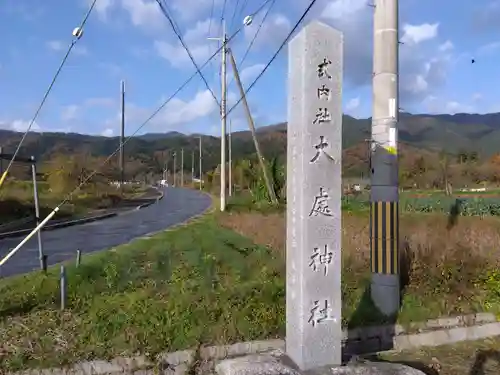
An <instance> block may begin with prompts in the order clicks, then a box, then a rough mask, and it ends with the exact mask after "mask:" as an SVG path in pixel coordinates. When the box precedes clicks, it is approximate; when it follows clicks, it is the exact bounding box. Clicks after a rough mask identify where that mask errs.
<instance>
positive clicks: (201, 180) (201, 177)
mask: <svg viewBox="0 0 500 375" xmlns="http://www.w3.org/2000/svg"><path fill="white" fill-rule="evenodd" d="M199 151H200V165H199V167H200V186H199V187H200V190H201V189H202V184H203V169H202V167H201V137H200V147H199Z"/></svg>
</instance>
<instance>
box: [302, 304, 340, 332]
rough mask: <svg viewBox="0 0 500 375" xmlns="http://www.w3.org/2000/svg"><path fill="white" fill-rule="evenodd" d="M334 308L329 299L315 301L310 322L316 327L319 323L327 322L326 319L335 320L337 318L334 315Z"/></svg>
mask: <svg viewBox="0 0 500 375" xmlns="http://www.w3.org/2000/svg"><path fill="white" fill-rule="evenodd" d="M332 312H333V310H332V307H331V305H330V303H329V302H328V300H326V299H325V300H323V301H321V303H320V301H319V300H317V301H314V303H313V307H312V308H311V310H310V313H311V314H310V315H309V320H308V323H309V324H311V325H312V326H313V327H316V325H317V324H320V323H323V322H326V321H329V320H330V321H331V320H333V321H335V318H334V317H333V316H332V315H333V314H332Z"/></svg>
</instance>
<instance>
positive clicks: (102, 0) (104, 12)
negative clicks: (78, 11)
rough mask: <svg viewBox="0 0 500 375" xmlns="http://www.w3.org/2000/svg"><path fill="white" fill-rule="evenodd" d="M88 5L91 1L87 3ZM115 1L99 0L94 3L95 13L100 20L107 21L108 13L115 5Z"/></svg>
mask: <svg viewBox="0 0 500 375" xmlns="http://www.w3.org/2000/svg"><path fill="white" fill-rule="evenodd" d="M87 2H88V3H89V5H90V4H91V3H92V2H93V0H88V1H87ZM116 3H117V2H116V0H99V1H97V2H96V3H95V11H96V12H97V14H98V15H99V17H100V18H101V19H102V20H104V21H105V20H107V16H108V11H109V10H110V9H111V8H112V7H114V6H115V5H116Z"/></svg>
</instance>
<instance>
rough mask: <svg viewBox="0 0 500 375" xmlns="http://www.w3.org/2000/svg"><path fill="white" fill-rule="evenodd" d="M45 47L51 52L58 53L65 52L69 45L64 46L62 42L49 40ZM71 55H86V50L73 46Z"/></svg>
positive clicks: (82, 47)
mask: <svg viewBox="0 0 500 375" xmlns="http://www.w3.org/2000/svg"><path fill="white" fill-rule="evenodd" d="M47 47H48V48H49V49H50V50H52V51H56V52H60V51H64V50H66V49H67V48H68V47H69V44H68V45H65V44H64V42H62V41H60V40H50V41H48V42H47ZM73 53H75V54H77V55H88V50H87V48H86V47H85V46H78V45H75V46H74V47H73Z"/></svg>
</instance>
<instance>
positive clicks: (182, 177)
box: [181, 148, 184, 187]
mask: <svg viewBox="0 0 500 375" xmlns="http://www.w3.org/2000/svg"><path fill="white" fill-rule="evenodd" d="M181 187H184V149H183V148H181Z"/></svg>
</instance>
